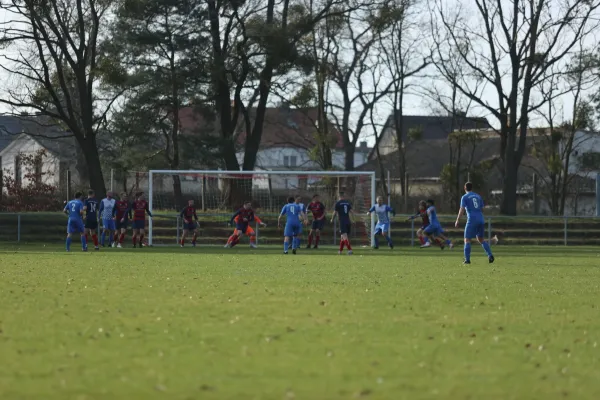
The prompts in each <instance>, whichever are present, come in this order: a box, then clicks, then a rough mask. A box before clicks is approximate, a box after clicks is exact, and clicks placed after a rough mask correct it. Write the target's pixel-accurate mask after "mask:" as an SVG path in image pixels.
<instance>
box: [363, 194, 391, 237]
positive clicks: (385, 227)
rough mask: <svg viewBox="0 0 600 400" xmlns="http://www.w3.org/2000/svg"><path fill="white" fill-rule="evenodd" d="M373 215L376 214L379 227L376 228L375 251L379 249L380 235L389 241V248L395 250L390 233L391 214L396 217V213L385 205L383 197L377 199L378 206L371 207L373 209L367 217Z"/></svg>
mask: <svg viewBox="0 0 600 400" xmlns="http://www.w3.org/2000/svg"><path fill="white" fill-rule="evenodd" d="M371 213H375V215H377V225H376V226H375V234H374V239H375V247H373V248H374V249H378V248H379V238H378V237H377V236H378V235H381V236H383V237H385V240H387V243H388V246H389V248H390V249H393V248H394V244H393V243H392V238H391V237H390V236H389V235H388V233H389V231H390V213H391V214H392V215H394V216H395V215H396V211H394V209H393V208H392V207H390V206H388V205H387V204H383V197H381V196H378V197H377V204H376V205H374V206H373V207H371V209H370V210H369V211H368V212H367V215H371Z"/></svg>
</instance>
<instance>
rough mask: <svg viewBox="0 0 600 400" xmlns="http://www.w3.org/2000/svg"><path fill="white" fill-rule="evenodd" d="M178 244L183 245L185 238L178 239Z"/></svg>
mask: <svg viewBox="0 0 600 400" xmlns="http://www.w3.org/2000/svg"><path fill="white" fill-rule="evenodd" d="M179 244H180V245H181V246H182V247H183V246H184V245H185V239H181V240H180V241H179Z"/></svg>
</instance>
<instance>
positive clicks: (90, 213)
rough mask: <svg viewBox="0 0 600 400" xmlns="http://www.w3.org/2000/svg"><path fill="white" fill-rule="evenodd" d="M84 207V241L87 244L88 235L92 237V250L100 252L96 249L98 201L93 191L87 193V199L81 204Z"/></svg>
mask: <svg viewBox="0 0 600 400" xmlns="http://www.w3.org/2000/svg"><path fill="white" fill-rule="evenodd" d="M83 205H84V207H85V241H86V242H88V235H90V234H91V235H92V240H93V241H94V249H96V251H98V250H100V247H98V234H97V233H96V230H97V229H98V199H96V193H95V192H94V191H93V190H89V191H88V197H87V199H85V201H84V202H83Z"/></svg>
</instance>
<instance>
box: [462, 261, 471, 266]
mask: <svg viewBox="0 0 600 400" xmlns="http://www.w3.org/2000/svg"><path fill="white" fill-rule="evenodd" d="M463 264H465V265H467V264H471V261H467V260H465V261H463Z"/></svg>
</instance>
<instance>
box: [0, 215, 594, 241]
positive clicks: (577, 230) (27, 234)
mask: <svg viewBox="0 0 600 400" xmlns="http://www.w3.org/2000/svg"><path fill="white" fill-rule="evenodd" d="M198 217H199V219H200V234H199V238H198V240H199V241H200V243H203V242H204V243H207V244H208V243H210V244H219V243H224V241H225V240H226V239H227V236H228V235H230V234H231V231H232V230H233V228H232V227H229V226H228V225H227V222H228V221H229V217H230V214H225V213H223V214H199V215H198ZM365 217H366V216H365ZM407 217H408V216H406V215H397V216H396V217H395V218H394V219H393V220H392V224H391V235H392V238H393V240H394V242H395V243H396V244H397V245H404V246H411V245H412V246H417V245H418V243H419V242H418V238H417V235H416V232H417V230H418V229H419V228H420V227H421V221H420V220H419V219H416V220H412V221H408V222H406V218H407ZM261 218H262V220H263V221H264V222H266V223H267V224H268V227H267V228H259V227H255V230H257V234H258V242H259V244H274V243H280V242H281V236H282V232H281V231H280V230H278V229H277V215H276V214H265V215H261ZM439 218H440V222H441V223H442V226H443V228H444V229H445V231H446V233H447V234H448V236H449V237H450V238H451V239H453V240H454V241H455V243H457V244H460V243H461V242H462V237H463V229H464V224H465V222H466V220H464V219H463V220H462V221H461V226H460V227H459V228H458V229H456V228H454V220H455V217H453V216H440V217H439ZM367 220H368V218H358V222H357V223H355V226H354V228H353V233H352V235H351V237H352V240H353V241H355V243H356V244H358V245H365V246H367V245H368V244H369V238H368V237H367V236H368V235H369V233H370V231H369V229H368V228H370V227H367V226H362V225H366V224H365V221H367ZM486 222H487V224H486V236H487V237H488V238H491V237H492V236H498V239H499V244H500V245H503V244H505V245H565V246H566V245H600V218H597V217H577V216H564V217H541V216H518V217H505V216H487V217H486ZM66 223H67V218H66V216H65V215H64V214H61V213H58V212H52V213H0V246H1V245H2V243H52V242H54V243H58V242H62V241H63V240H64V237H65V233H66ZM153 227H154V229H153V231H154V232H153V235H154V237H153V243H156V244H168V245H173V244H175V243H177V240H178V238H179V237H180V235H181V230H182V221H181V219H180V218H179V217H178V214H177V213H165V212H161V213H156V215H155V218H154V219H153ZM253 227H254V226H253ZM309 229H310V227H306V228H305V230H304V238H305V239H306V234H307V233H308V230H309ZM128 235H130V233H128ZM338 241H339V234H338V233H337V226H336V225H335V224H331V223H330V222H329V221H327V223H326V224H325V228H324V230H323V232H322V234H321V243H322V244H325V245H327V244H329V245H331V244H336V243H337V242H338ZM305 243H306V242H305Z"/></svg>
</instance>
